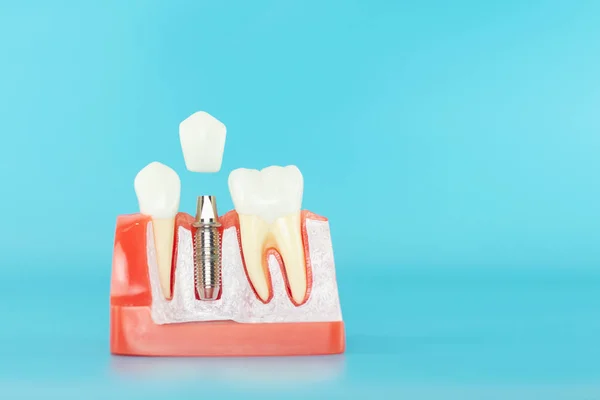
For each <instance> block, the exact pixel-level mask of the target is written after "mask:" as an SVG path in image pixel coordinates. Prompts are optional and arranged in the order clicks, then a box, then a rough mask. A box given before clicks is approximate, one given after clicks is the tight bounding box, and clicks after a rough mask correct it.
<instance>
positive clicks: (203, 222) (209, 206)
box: [192, 196, 221, 300]
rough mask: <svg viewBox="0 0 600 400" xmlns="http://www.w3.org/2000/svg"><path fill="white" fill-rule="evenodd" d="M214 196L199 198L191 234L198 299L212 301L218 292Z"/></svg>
mask: <svg viewBox="0 0 600 400" xmlns="http://www.w3.org/2000/svg"><path fill="white" fill-rule="evenodd" d="M218 217H219V216H218V214H217V202H216V199H215V196H199V197H198V202H197V208H196V220H195V221H194V223H193V224H192V226H193V227H194V228H196V233H195V234H194V273H195V277H196V290H198V295H199V297H200V300H216V299H217V297H218V296H219V291H220V289H221V239H220V237H219V227H220V226H221V224H220V223H219V219H218Z"/></svg>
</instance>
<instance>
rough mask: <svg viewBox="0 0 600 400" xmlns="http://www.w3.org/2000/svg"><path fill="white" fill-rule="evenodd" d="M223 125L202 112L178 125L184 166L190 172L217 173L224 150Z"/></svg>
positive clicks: (224, 131)
mask: <svg viewBox="0 0 600 400" xmlns="http://www.w3.org/2000/svg"><path fill="white" fill-rule="evenodd" d="M226 134H227V128H226V127H225V125H224V124H223V123H222V122H221V121H219V120H218V119H216V118H215V117H213V116H212V115H210V114H208V113H207V112H204V111H198V112H196V113H194V114H192V115H190V116H189V117H188V118H186V119H185V120H184V121H182V122H181V123H180V124H179V140H180V141H181V150H182V151H183V158H184V160H185V166H186V168H187V169H188V170H190V171H192V172H218V171H219V170H220V169H221V163H222V161H223V151H224V149H225V136H226Z"/></svg>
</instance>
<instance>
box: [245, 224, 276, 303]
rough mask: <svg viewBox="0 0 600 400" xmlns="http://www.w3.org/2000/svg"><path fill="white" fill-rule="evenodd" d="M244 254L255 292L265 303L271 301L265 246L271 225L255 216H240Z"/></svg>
mask: <svg viewBox="0 0 600 400" xmlns="http://www.w3.org/2000/svg"><path fill="white" fill-rule="evenodd" d="M239 218H240V236H241V239H242V252H243V254H244V261H245V263H246V271H247V272H248V277H249V278H250V282H251V283H252V286H254V290H255V291H256V293H257V294H258V297H260V298H261V299H262V300H263V301H267V300H268V299H269V283H268V281H267V273H266V266H265V265H264V257H263V255H264V245H265V242H266V239H267V235H268V233H269V225H268V224H267V223H266V222H265V221H263V220H262V219H261V218H259V217H257V216H255V215H242V214H240V215H239Z"/></svg>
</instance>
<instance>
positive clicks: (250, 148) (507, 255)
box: [0, 0, 600, 399]
mask: <svg viewBox="0 0 600 400" xmlns="http://www.w3.org/2000/svg"><path fill="white" fill-rule="evenodd" d="M598 15H600V2H596V1H541V0H540V1H528V2H521V1H505V2H482V1H466V0H461V1H453V2H446V1H434V0H430V1H396V2H394V1H252V2H242V1H237V2H233V1H150V0H148V1H133V0H131V1H117V0H112V1H102V2H101V1H90V2H83V1H4V0H0V135H2V142H1V144H0V182H2V187H3V188H4V190H3V191H2V196H1V198H0V208H1V209H2V210H4V216H3V220H2V225H1V227H0V265H1V266H2V267H4V268H3V276H2V278H1V279H0V282H1V283H2V285H1V286H0V287H1V288H2V289H0V343H1V344H0V390H2V391H3V392H4V393H7V394H8V397H7V398H30V397H35V396H42V395H43V396H45V397H46V398H52V396H60V398H63V399H67V398H79V393H80V392H81V391H84V392H86V393H87V396H88V397H87V398H95V397H94V396H98V398H105V397H106V396H109V395H110V396H112V398H116V397H115V396H118V395H119V394H123V395H124V396H127V398H137V397H139V398H144V399H149V398H163V399H164V398H165V397H164V396H165V393H167V394H168V393H170V394H177V395H178V397H177V398H188V397H189V398H197V397H199V396H209V395H210V396H213V394H212V393H213V391H216V390H222V391H223V392H222V393H224V394H240V393H243V392H248V393H249V395H258V394H259V393H262V392H265V391H267V392H268V393H271V394H272V395H273V396H274V397H273V398H281V396H282V394H281V393H286V392H287V396H288V397H289V396H295V395H298V396H300V397H301V398H302V397H305V396H306V395H307V393H310V394H311V395H313V396H317V397H323V398H337V397H341V398H344V397H348V396H350V395H357V396H358V395H363V396H365V395H367V394H370V393H371V394H372V393H375V394H378V395H380V397H382V398H386V397H392V398H400V397H402V398H411V399H413V398H414V399H418V398H436V399H438V398H444V399H445V398H448V399H449V398H460V399H468V398H474V399H483V398H485V399H495V398H498V399H506V398H524V399H533V398H544V399H551V398H561V399H562V398H564V399H580V398H581V399H600V363H599V362H598V361H597V360H598V359H599V356H600V350H598V348H599V347H598V345H597V343H598V340H599V338H600V318H599V317H600V315H599V312H598V310H599V307H600V299H599V297H598V293H599V290H600V274H599V273H598V272H599V270H598V267H599V266H600V246H599V245H598V243H599V240H600V201H599V200H600V185H599V184H598V178H597V175H598V172H599V171H600V157H598V154H599V153H600V74H599V71H600V25H599V24H598ZM197 110H206V111H208V112H209V113H211V114H212V115H214V116H216V117H217V118H219V119H220V120H221V121H223V122H224V123H225V124H226V125H227V128H228V136H227V142H226V148H225V156H224V161H223V166H222V170H221V172H219V173H217V174H210V175H206V174H193V173H190V172H188V171H187V170H186V169H185V166H184V162H183V157H182V154H181V150H180V145H179V140H178V124H179V122H180V121H182V120H183V119H184V118H186V117H187V116H188V115H190V114H191V113H193V112H195V111H197ZM155 160H156V161H161V162H163V163H165V164H167V165H169V166H171V167H173V168H174V169H175V170H176V171H178V173H179V175H180V177H181V180H182V194H181V210H183V211H187V212H192V211H193V208H194V202H195V197H196V196H197V195H198V194H201V193H211V194H215V195H216V196H217V197H218V201H219V209H220V211H221V212H224V211H226V210H229V209H231V208H232V202H231V199H230V196H229V193H228V189H227V183H226V182H227V176H228V174H229V172H230V171H231V170H232V169H234V168H238V167H248V168H262V167H265V166H268V165H273V164H278V165H287V164H295V165H297V166H298V167H299V168H300V169H301V171H302V172H303V175H304V179H305V191H304V202H303V207H304V208H307V209H310V210H311V211H313V212H316V213H318V214H322V215H325V216H327V217H328V218H329V219H330V223H331V227H332V237H333V242H334V248H335V257H336V263H337V272H338V279H339V286H340V293H341V297H342V309H343V313H344V319H345V321H346V324H347V329H348V331H347V338H348V351H347V353H346V354H345V355H344V356H339V357H314V358H299V359H297V358H292V359H251V360H247V359H246V360H245V359H233V360H185V361H182V360H152V359H123V358H115V357H110V356H109V355H108V307H107V306H108V286H109V279H110V262H111V253H112V243H113V237H114V223H115V218H116V216H117V215H118V214H125V213H132V212H136V211H137V200H136V198H135V194H134V191H133V178H134V177H135V174H136V173H137V172H138V171H139V170H140V169H141V168H142V167H143V166H145V165H146V164H147V163H149V162H151V161H155ZM365 288H367V289H368V290H367V292H370V293H372V294H371V295H369V296H365V295H364V294H363V293H364V292H365ZM165 371H166V372H165ZM303 374H304V375H303ZM160 377H162V379H159V378H160ZM306 382H312V383H311V384H309V385H307V383H306ZM11 396H12V397H11ZM265 396H267V397H264V396H263V398H268V395H265ZM2 397H3V398H4V396H2Z"/></svg>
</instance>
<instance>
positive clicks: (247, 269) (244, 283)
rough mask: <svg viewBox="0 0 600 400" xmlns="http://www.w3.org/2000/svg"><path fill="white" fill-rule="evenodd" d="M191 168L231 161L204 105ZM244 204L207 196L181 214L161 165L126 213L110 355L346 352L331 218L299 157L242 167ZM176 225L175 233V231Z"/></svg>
mask: <svg viewBox="0 0 600 400" xmlns="http://www.w3.org/2000/svg"><path fill="white" fill-rule="evenodd" d="M179 128H180V129H179V136H180V142H181V147H182V151H183V155H184V159H185V164H186V167H187V169H188V170H190V171H192V172H217V171H219V170H220V168H221V163H222V160H223V151H224V147H225V136H226V127H225V125H224V124H222V123H221V122H220V121H218V120H217V119H216V118H214V117H212V116H211V115H209V114H208V113H205V112H197V113H194V114H192V115H191V116H190V117H188V118H187V119H186V120H184V121H183V122H182V123H181V124H180V127H179ZM228 185H229V190H230V194H231V197H232V200H233V204H234V208H235V210H232V211H229V212H227V213H225V214H224V215H222V216H218V214H217V209H216V203H215V198H214V196H199V197H198V206H197V211H196V217H192V216H191V215H189V214H186V213H181V212H177V211H178V208H179V193H180V183H179V177H178V176H177V174H176V173H175V171H173V170H172V169H170V168H169V167H167V166H165V165H163V164H160V163H156V162H155V163H151V164H149V165H148V166H146V167H145V168H144V169H142V171H140V173H139V174H138V176H137V177H136V179H135V182H134V186H135V191H136V194H137V196H138V201H139V204H140V213H139V214H132V215H122V216H119V217H118V219H117V229H116V237H115V247H114V254H113V271H112V281H111V352H112V353H114V354H123V355H149V356H224V355H232V356H258V355H262V356H268V355H271V356H273V355H310V354H337V353H342V352H343V351H344V349H345V335H344V323H343V321H342V314H341V308H340V303H339V296H338V289H337V283H336V276H335V265H334V258H333V249H332V246H331V237H330V232H329V224H328V222H327V219H326V218H324V217H321V216H318V215H316V214H313V213H311V212H309V211H307V210H302V209H301V206H302V196H303V190H304V179H303V177H302V173H301V172H300V170H299V169H298V168H297V167H296V166H293V165H289V166H286V167H283V166H270V167H267V168H264V169H262V170H260V171H259V170H253V169H245V168H239V169H236V170H234V171H232V172H231V173H230V175H229V179H228ZM169 229H170V230H169Z"/></svg>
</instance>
